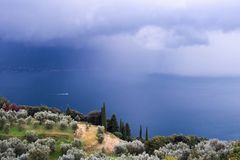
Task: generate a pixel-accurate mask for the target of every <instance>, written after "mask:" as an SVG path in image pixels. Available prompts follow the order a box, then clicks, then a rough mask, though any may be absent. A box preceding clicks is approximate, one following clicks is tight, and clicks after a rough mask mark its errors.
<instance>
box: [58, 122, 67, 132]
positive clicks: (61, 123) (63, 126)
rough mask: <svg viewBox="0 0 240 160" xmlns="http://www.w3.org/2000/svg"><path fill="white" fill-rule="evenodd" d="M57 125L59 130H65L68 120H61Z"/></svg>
mask: <svg viewBox="0 0 240 160" xmlns="http://www.w3.org/2000/svg"><path fill="white" fill-rule="evenodd" d="M59 127H60V129H61V130H65V129H66V128H67V127H68V122H67V121H66V120H61V121H60V122H59Z"/></svg>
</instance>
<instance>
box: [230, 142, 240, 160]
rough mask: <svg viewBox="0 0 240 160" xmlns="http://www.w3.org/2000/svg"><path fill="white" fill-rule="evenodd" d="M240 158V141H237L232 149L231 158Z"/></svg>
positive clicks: (233, 159)
mask: <svg viewBox="0 0 240 160" xmlns="http://www.w3.org/2000/svg"><path fill="white" fill-rule="evenodd" d="M238 159H240V142H236V143H235V144H234V146H233V149H232V150H231V151H230V155H229V160H238Z"/></svg>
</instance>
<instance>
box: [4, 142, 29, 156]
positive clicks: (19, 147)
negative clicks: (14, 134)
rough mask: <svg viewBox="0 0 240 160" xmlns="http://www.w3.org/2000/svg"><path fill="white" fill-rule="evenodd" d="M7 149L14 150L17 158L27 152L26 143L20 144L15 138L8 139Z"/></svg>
mask: <svg viewBox="0 0 240 160" xmlns="http://www.w3.org/2000/svg"><path fill="white" fill-rule="evenodd" d="M8 143H9V147H10V148H13V149H14V152H15V153H16V155H17V156H20V155H22V154H24V153H26V152H27V150H28V146H27V144H26V143H24V142H22V141H21V140H20V139H17V138H10V139H9V140H8Z"/></svg>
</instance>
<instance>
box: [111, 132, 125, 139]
mask: <svg viewBox="0 0 240 160" xmlns="http://www.w3.org/2000/svg"><path fill="white" fill-rule="evenodd" d="M113 134H114V135H115V136H117V137H118V138H122V136H123V135H122V133H121V132H114V133H113Z"/></svg>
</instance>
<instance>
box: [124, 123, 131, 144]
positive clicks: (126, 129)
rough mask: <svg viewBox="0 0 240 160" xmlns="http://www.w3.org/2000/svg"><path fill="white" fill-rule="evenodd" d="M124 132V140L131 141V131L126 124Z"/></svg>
mask: <svg viewBox="0 0 240 160" xmlns="http://www.w3.org/2000/svg"><path fill="white" fill-rule="evenodd" d="M125 131H126V140H128V141H130V140H131V129H130V126H129V124H128V123H126V125H125Z"/></svg>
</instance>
